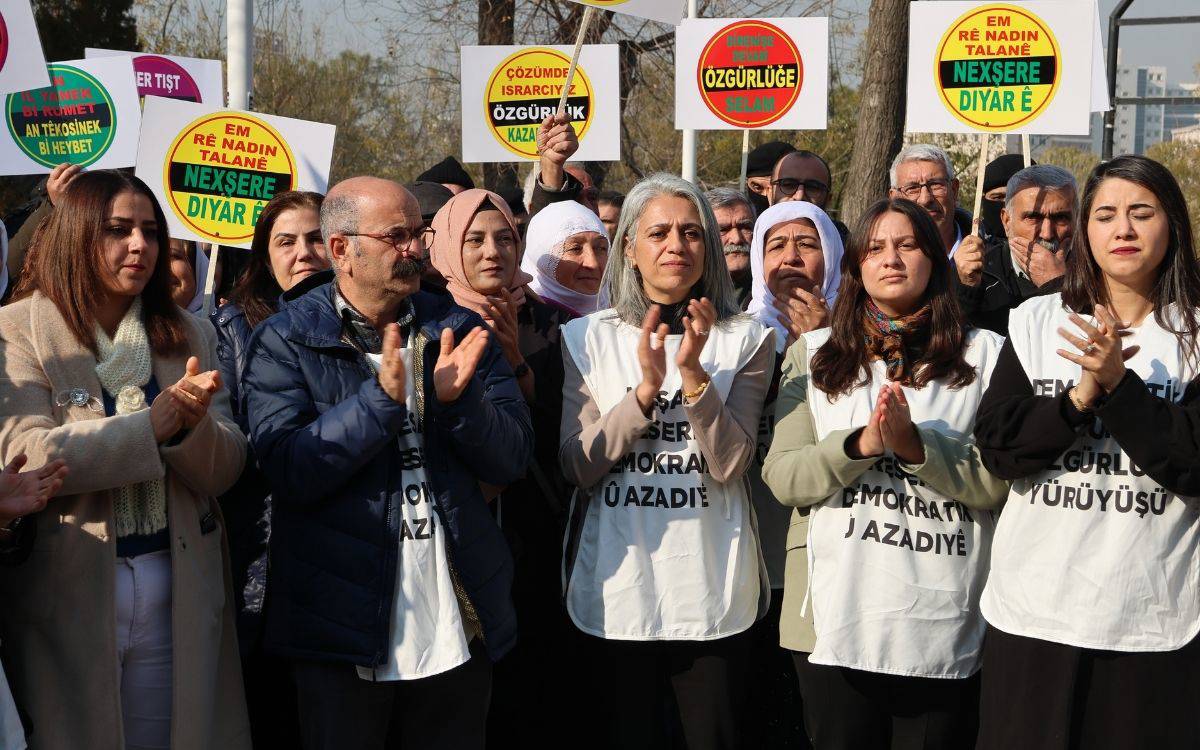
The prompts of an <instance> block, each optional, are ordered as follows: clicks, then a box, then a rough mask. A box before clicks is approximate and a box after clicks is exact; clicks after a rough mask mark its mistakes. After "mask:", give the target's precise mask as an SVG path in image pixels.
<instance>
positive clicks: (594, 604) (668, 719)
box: [559, 174, 775, 748]
mask: <svg viewBox="0 0 1200 750" xmlns="http://www.w3.org/2000/svg"><path fill="white" fill-rule="evenodd" d="M616 245H617V246H618V247H620V248H621V251H620V252H616V251H614V252H613V253H611V254H610V255H609V257H608V266H607V269H606V271H605V280H606V281H605V283H606V285H607V292H608V295H609V298H610V299H611V300H612V305H613V308H612V309H611V310H600V311H598V312H594V313H592V314H590V315H587V316H585V317H583V318H579V319H577V320H574V321H572V322H570V323H568V324H567V325H566V326H564V327H563V343H564V356H563V361H564V364H565V367H566V381H565V385H564V388H563V414H562V430H561V447H560V449H559V458H560V460H561V462H562V466H563V472H564V473H565V474H566V476H567V479H568V480H569V481H570V482H571V483H572V484H574V485H575V486H576V487H578V488H579V491H578V493H577V495H576V497H575V500H574V502H573V503H572V517H571V525H570V529H569V532H568V537H567V553H566V556H565V558H566V559H565V562H564V581H565V583H566V601H567V611H568V613H569V614H570V617H571V620H572V621H573V622H574V623H575V626H576V627H577V628H578V629H579V630H580V631H582V632H583V633H584V634H586V637H585V639H584V640H585V642H586V643H585V648H586V649H587V651H586V652H587V653H590V654H591V659H592V665H591V670H590V671H589V673H588V676H587V677H586V678H585V681H586V682H587V683H588V684H589V686H592V687H594V688H595V689H596V693H595V700H594V701H590V702H589V705H590V706H592V707H593V710H595V711H596V712H597V713H598V715H599V716H600V717H602V721H603V725H604V726H605V727H606V729H607V730H609V731H610V732H611V736H610V737H608V742H607V744H605V745H604V746H605V747H623V748H643V747H645V748H651V747H664V746H667V745H668V744H669V743H668V737H669V736H670V731H671V725H672V724H675V723H678V724H679V725H681V726H682V732H683V735H684V738H685V740H686V742H687V746H688V747H692V748H728V747H735V746H737V745H738V744H739V742H740V741H741V740H742V738H743V737H744V736H745V735H744V729H743V727H742V726H741V723H742V719H743V714H744V710H745V705H746V698H747V694H748V690H747V681H748V680H749V679H750V666H749V662H750V648H751V644H752V642H753V641H752V638H751V636H750V634H749V631H750V628H751V627H752V626H753V625H754V623H755V622H756V621H757V620H758V619H759V618H760V617H762V616H763V614H765V612H766V609H767V605H768V602H769V599H770V586H769V583H768V580H767V575H766V570H765V566H764V565H763V564H762V553H761V550H760V548H759V542H758V535H757V532H756V528H755V520H754V511H753V507H752V505H751V503H750V491H749V485H748V481H747V478H746V472H747V470H748V469H749V467H750V462H751V460H752V459H753V457H754V449H755V440H754V437H755V435H756V433H757V430H758V421H759V415H760V414H761V413H762V407H763V402H764V401H765V400H766V395H767V388H768V387H769V386H770V382H771V372H772V370H773V367H774V359H775V341H774V335H773V332H772V331H771V330H770V329H769V328H767V327H766V326H763V325H762V324H760V323H758V322H756V321H754V320H753V319H751V318H750V316H748V315H744V314H742V313H741V311H740V307H739V305H738V302H737V296H736V293H735V292H734V288H733V281H732V280H731V279H730V276H729V270H728V269H727V268H726V266H725V256H724V253H722V251H721V240H720V235H719V234H718V233H717V222H716V219H715V218H714V217H713V213H712V209H711V208H710V207H709V205H708V201H707V200H706V199H705V198H704V196H703V194H701V193H700V192H699V191H698V190H697V189H696V187H695V186H694V185H692V184H691V183H690V182H687V181H685V180H681V179H679V178H678V177H675V176H673V175H666V174H657V175H653V176H651V177H648V178H647V179H645V180H643V181H642V182H640V183H638V184H637V185H636V186H634V188H633V189H632V190H631V191H630V192H629V195H628V196H627V197H626V199H625V205H624V206H623V207H622V209H621V220H620V223H619V224H618V227H617V239H616ZM633 693H636V694H637V697H636V698H634V699H631V698H630V696H631V695H632V694H633ZM671 694H673V696H674V700H673V702H669V701H670V698H669V696H670V695H671ZM672 703H673V705H672Z"/></svg>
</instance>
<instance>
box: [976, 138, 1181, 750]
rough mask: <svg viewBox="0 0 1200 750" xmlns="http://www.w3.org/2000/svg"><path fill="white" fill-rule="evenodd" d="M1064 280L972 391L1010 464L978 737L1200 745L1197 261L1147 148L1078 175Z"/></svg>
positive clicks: (1002, 460) (989, 602)
mask: <svg viewBox="0 0 1200 750" xmlns="http://www.w3.org/2000/svg"><path fill="white" fill-rule="evenodd" d="M1078 222H1079V224H1078V226H1077V229H1076V231H1075V234H1074V246H1073V248H1072V249H1071V251H1070V253H1069V255H1068V258H1067V273H1066V277H1065V279H1064V283H1063V291H1062V293H1061V294H1056V295H1053V296H1046V297H1038V298H1036V299H1032V300H1029V301H1028V302H1026V303H1025V304H1023V305H1021V306H1020V307H1018V308H1017V309H1016V310H1014V311H1013V312H1012V317H1011V318H1010V323H1009V336H1010V338H1009V340H1008V342H1007V343H1006V344H1005V345H1004V349H1003V351H1002V352H1001V354H1000V361H999V362H998V364H997V365H996V375H995V377H994V378H993V379H992V384H991V386H990V387H989V389H988V391H987V393H986V394H985V396H984V399H983V403H982V404H981V405H980V409H979V418H978V421H977V423H976V426H975V435H976V438H977V439H978V441H979V447H980V449H981V451H982V453H983V460H984V463H985V465H987V467H988V468H989V469H990V470H991V471H992V472H994V473H995V474H997V475H999V476H1002V477H1005V478H1007V479H1011V480H1014V481H1013V485H1012V491H1011V494H1010V495H1009V501H1008V504H1007V506H1006V507H1005V510H1004V513H1003V515H1001V517H1000V522H999V524H998V527H997V529H996V538H995V543H994V546H993V550H992V566H991V572H990V573H989V576H988V582H987V587H986V588H985V590H984V592H983V600H982V605H983V613H984V616H985V617H986V618H987V621H988V625H989V628H988V637H987V649H986V652H985V654H984V665H985V669H984V682H983V698H982V701H981V726H980V736H979V740H980V744H979V746H980V747H981V748H986V749H990V748H1010V747H1022V748H1030V749H1031V750H1040V749H1041V748H1047V749H1048V748H1055V749H1057V748H1068V747H1069V748H1076V747H1080V748H1082V747H1086V748H1129V747H1153V748H1156V750H1158V749H1160V748H1167V749H1168V750H1170V749H1171V748H1185V747H1187V748H1194V747H1196V746H1197V743H1200V719H1198V718H1197V716H1198V714H1197V712H1196V705H1197V703H1198V701H1200V683H1198V682H1197V680H1196V677H1195V676H1196V674H1198V673H1200V643H1198V642H1197V638H1196V635H1197V633H1198V632H1200V501H1198V500H1197V499H1196V497H1197V496H1200V472H1198V471H1197V467H1198V466H1200V428H1197V424H1198V423H1200V421H1198V416H1200V415H1198V413H1197V409H1196V398H1195V397H1196V395H1197V391H1196V384H1195V377H1196V374H1197V367H1198V364H1200V363H1198V355H1200V351H1198V350H1197V343H1196V337H1197V335H1198V334H1200V266H1198V265H1197V261H1196V256H1195V248H1194V246H1193V240H1192V225H1191V222H1190V220H1189V218H1188V208H1187V203H1186V201H1185V200H1184V196H1183V193H1182V191H1181V190H1180V188H1179V184H1178V183H1177V182H1176V181H1175V178H1174V177H1173V176H1172V175H1171V173H1170V172H1169V171H1168V170H1167V169H1166V168H1165V167H1163V166H1162V165H1161V164H1159V163H1158V162H1155V161H1153V160H1151V159H1147V158H1145V157H1141V156H1120V157H1117V158H1116V159H1113V160H1112V161H1108V162H1105V163H1103V164H1100V165H1099V166H1097V167H1096V168H1095V169H1094V170H1092V173H1091V175H1090V176H1089V177H1088V180H1087V183H1086V185H1085V186H1084V190H1083V195H1082V199H1081V205H1080V211H1079V218H1078Z"/></svg>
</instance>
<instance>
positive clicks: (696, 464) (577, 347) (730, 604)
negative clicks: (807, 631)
mask: <svg viewBox="0 0 1200 750" xmlns="http://www.w3.org/2000/svg"><path fill="white" fill-rule="evenodd" d="M562 332H563V341H564V342H565V343H566V347H567V352H568V353H569V354H570V356H571V358H572V360H573V361H574V362H575V365H576V366H577V367H578V368H579V372H580V373H581V374H582V375H583V379H584V382H585V383H586V384H587V387H588V390H589V391H590V392H591V394H592V398H593V399H595V401H596V404H597V406H598V407H599V410H600V413H601V414H604V413H607V412H609V411H611V410H612V409H613V407H615V406H616V405H617V404H618V403H619V402H620V401H621V400H622V399H624V398H625V395H626V394H627V393H628V392H629V391H630V390H631V389H633V388H636V387H637V385H638V384H639V383H641V381H642V372H641V367H640V366H639V365H638V360H637V347H638V340H639V338H640V336H641V329H639V328H636V327H634V326H631V325H628V324H626V323H622V322H620V320H619V319H618V318H617V317H616V315H615V314H614V313H613V311H612V310H601V311H599V312H596V313H592V314H591V315H588V316H587V317H584V318H579V319H577V320H573V321H571V322H570V323H568V324H567V325H566V326H564V327H563V328H562ZM767 332H768V329H766V328H764V327H763V326H762V325H760V324H759V323H757V322H755V321H753V320H751V319H750V318H748V317H739V318H736V319H733V320H731V321H728V322H726V323H724V324H722V325H720V326H714V327H713V329H712V330H711V331H710V333H709V336H708V342H707V344H706V345H705V347H704V350H703V352H702V353H701V355H700V363H701V365H702V366H703V367H704V371H705V372H707V373H708V374H709V376H710V377H711V378H712V382H711V383H710V384H709V386H708V387H709V389H716V392H717V393H718V394H719V395H720V397H721V399H722V400H724V399H726V398H727V397H728V395H729V390H730V388H731V387H732V386H733V382H734V377H735V376H736V375H737V372H738V371H739V370H740V369H741V368H742V367H743V366H745V365H746V363H747V362H749V361H750V359H751V357H753V356H754V353H755V352H756V351H758V349H759V347H760V345H761V344H762V343H763V341H764V340H765V338H766V336H767ZM682 340H683V337H682V336H668V337H667V340H666V343H665V349H666V359H667V376H666V379H665V380H664V381H663V385H662V391H661V393H660V397H659V404H658V406H657V407H656V409H655V411H656V414H657V420H656V421H655V422H654V424H653V425H651V426H650V428H649V430H648V431H647V432H646V434H645V436H644V437H643V438H642V439H641V440H638V441H637V442H636V443H634V444H633V446H632V448H631V449H630V451H629V452H628V453H627V454H626V455H625V457H624V458H622V459H621V460H620V461H618V462H617V463H616V465H614V466H613V467H612V469H611V471H610V472H609V473H608V474H606V475H605V476H604V477H603V478H602V479H601V480H600V482H599V483H598V484H597V485H596V486H595V487H588V488H580V493H579V495H584V494H586V495H587V496H588V497H589V498H590V499H589V501H588V504H587V511H586V515H585V516H584V520H583V526H582V529H581V531H580V537H579V542H578V550H577V552H576V555H575V558H574V561H573V565H572V566H571V567H570V577H569V579H568V581H567V611H568V613H569V614H570V615H571V619H572V620H573V621H574V622H575V625H576V626H578V627H579V629H580V630H582V631H584V632H585V633H590V634H591V635H595V636H599V637H602V638H611V639H617V640H638V641H649V640H697V641H702V640H711V639H716V638H723V637H725V636H729V635H734V634H736V633H740V632H742V631H744V630H746V629H748V628H749V627H750V626H751V625H753V624H754V621H755V620H756V619H757V617H758V613H759V605H760V601H761V602H762V604H763V606H764V608H765V606H766V603H767V602H766V599H765V598H760V597H767V596H769V595H770V594H769V589H768V584H767V582H766V575H765V571H764V570H763V565H762V563H761V555H760V553H759V547H758V539H757V534H756V532H755V528H754V513H753V510H752V509H751V507H750V502H749V489H748V482H747V481H746V478H745V477H744V476H741V477H736V478H734V479H732V480H731V481H729V482H728V483H725V484H720V483H718V482H717V481H716V480H715V479H713V478H712V476H711V475H709V474H708V472H707V466H708V465H707V462H706V460H705V458H704V456H703V455H702V454H701V452H700V446H699V443H698V442H697V441H696V440H695V438H694V437H693V436H692V434H691V424H690V423H689V421H688V415H687V413H686V412H685V411H684V407H683V403H682V402H683V396H682V394H681V388H682V378H681V376H680V374H679V370H678V369H677V368H676V367H675V355H676V353H677V352H678V351H679V345H680V343H681V342H682ZM578 501H580V497H579V496H578V495H577V497H576V502H578ZM573 504H574V503H573ZM572 510H574V508H573V509H572ZM569 562H570V561H568V563H569Z"/></svg>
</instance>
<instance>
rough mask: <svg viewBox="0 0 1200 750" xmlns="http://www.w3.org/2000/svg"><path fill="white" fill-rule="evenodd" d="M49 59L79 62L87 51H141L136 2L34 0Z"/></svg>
mask: <svg viewBox="0 0 1200 750" xmlns="http://www.w3.org/2000/svg"><path fill="white" fill-rule="evenodd" d="M33 16H34V18H35V19H36V21H37V27H38V36H39V37H41V40H42V49H43V50H44V51H45V53H46V59H47V60H49V61H51V62H54V61H56V60H77V59H79V58H81V57H83V49H84V47H103V48H107V49H130V50H137V49H141V48H140V47H139V46H138V35H137V23H136V22H135V21H134V17H133V0H33Z"/></svg>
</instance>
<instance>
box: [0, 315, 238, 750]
mask: <svg viewBox="0 0 1200 750" xmlns="http://www.w3.org/2000/svg"><path fill="white" fill-rule="evenodd" d="M183 317H184V319H185V325H186V328H187V338H188V351H189V353H190V354H193V355H195V356H197V357H199V358H200V366H201V369H202V370H210V369H216V367H217V359H216V334H215V332H214V331H213V329H212V327H211V326H210V325H209V324H208V322H207V321H202V320H199V319H196V318H193V317H192V316H190V315H186V314H185V315H184V316H183ZM187 356H188V355H187V354H183V355H179V356H172V357H159V356H157V355H156V356H155V357H154V376H155V378H156V380H157V382H158V384H159V387H160V388H164V389H165V388H167V387H168V386H170V385H171V384H173V383H175V382H176V381H177V380H179V378H180V377H182V376H183V374H184V365H185V363H186V361H187ZM95 365H96V360H95V357H94V355H93V354H92V353H91V352H89V351H88V350H87V349H86V348H84V347H83V346H82V345H81V344H80V343H79V342H78V341H76V339H75V338H74V336H73V335H72V334H71V332H70V330H69V329H68V328H67V325H66V322H65V321H64V320H63V317H62V315H61V314H60V313H59V311H58V308H57V307H56V306H55V305H54V304H53V303H51V302H50V301H49V300H48V299H46V298H45V297H43V296H42V295H40V294H34V295H33V296H32V297H30V298H27V299H24V300H22V301H20V302H17V303H14V304H12V305H8V306H7V307H4V308H0V375H2V377H0V459H2V460H3V461H4V462H7V461H10V460H11V459H12V458H13V456H15V455H17V454H18V453H21V452H22V451H23V452H25V453H26V454H27V455H28V456H29V466H30V467H31V468H36V467H38V466H41V465H42V464H43V463H45V462H46V461H49V460H52V459H54V458H63V459H66V461H67V465H68V468H69V470H70V474H69V476H68V477H67V479H66V483H65V484H64V485H63V488H62V491H61V492H60V494H59V496H58V497H56V498H54V499H52V500H51V501H50V503H49V505H48V506H47V507H46V509H45V510H44V511H42V512H41V513H39V514H37V515H36V516H33V517H30V518H29V519H28V521H29V522H33V523H36V524H37V539H36V541H35V542H34V546H33V550H32V554H31V555H30V557H29V559H28V560H27V561H26V562H25V563H23V564H22V565H18V566H15V567H7V568H3V569H0V602H3V604H0V638H2V640H3V658H4V665H5V668H6V670H8V677H9V681H10V682H11V685H12V689H13V693H14V695H15V697H16V699H17V703H18V705H20V706H21V707H22V708H23V709H24V710H25V711H27V712H28V714H29V716H30V718H31V721H32V727H31V730H32V731H31V733H30V736H29V747H30V750H82V749H83V748H87V750H122V749H123V748H124V746H125V738H124V735H123V731H122V726H121V703H120V701H121V693H120V686H119V684H118V682H117V649H116V640H117V639H116V612H115V592H114V580H115V559H116V558H115V555H116V540H115V537H114V531H113V529H114V526H113V493H112V492H111V490H112V489H113V488H115V487H118V486H121V485H126V484H131V483H135V482H144V481H147V480H149V479H154V478H165V483H166V492H167V517H168V522H169V531H170V537H171V569H172V594H173V596H172V612H171V616H172V636H173V643H174V648H173V682H174V692H173V704H172V722H171V747H172V748H174V749H175V750H218V749H219V750H241V749H242V748H246V749H248V748H249V747H250V739H249V724H248V720H247V717H246V704H245V697H244V695H243V689H242V680H241V670H240V664H239V661H238V652H237V639H236V637H235V634H234V611H233V607H234V605H233V596H232V587H231V583H230V578H229V572H228V562H227V561H228V551H227V544H226V540H225V531H224V522H223V520H222V519H221V512H220V508H219V507H218V505H217V502H216V500H215V497H216V496H217V495H218V494H220V493H221V492H223V491H224V490H226V489H228V488H229V487H230V486H231V485H232V484H233V482H234V481H235V480H236V479H237V477H238V474H239V473H240V472H241V470H242V464H243V463H244V461H245V455H246V441H245V438H244V437H243V435H242V433H241V431H239V430H238V428H237V426H236V425H235V424H234V422H233V420H232V418H231V416H230V411H229V397H228V395H227V392H226V391H225V389H223V388H222V389H220V391H219V393H218V394H217V395H216V396H215V397H214V398H213V401H212V404H211V406H210V407H209V410H208V415H207V416H206V417H205V418H204V419H203V420H202V421H201V422H200V423H199V424H198V425H197V426H196V427H195V428H194V429H192V430H191V431H190V432H189V433H187V436H186V437H185V438H184V439H183V440H182V441H181V442H180V443H178V444H177V445H174V446H172V447H160V446H159V445H158V444H157V443H156V441H155V439H154V434H153V430H152V428H151V426H150V416H149V415H150V412H149V410H148V409H145V410H142V411H140V412H136V413H134V414H128V415H124V416H114V417H105V416H104V415H103V414H102V413H97V412H95V411H93V410H91V409H89V408H87V407H77V406H70V405H68V406H63V407H59V406H56V405H55V401H56V398H57V397H58V395H59V394H61V393H63V392H64V391H68V390H70V389H72V388H83V389H85V390H87V392H88V393H89V394H90V395H92V396H95V397H96V398H101V394H102V390H101V386H100V382H99V380H98V379H97V377H96V373H95ZM209 513H211V514H213V516H215V518H216V519H217V521H218V524H217V525H216V527H215V530H213V531H210V532H209V533H202V532H201V525H200V522H201V519H202V518H204V517H205V516H206V515H207V514H209Z"/></svg>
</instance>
